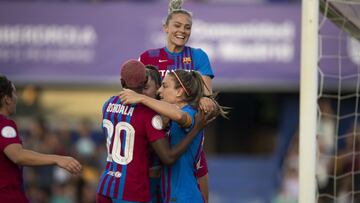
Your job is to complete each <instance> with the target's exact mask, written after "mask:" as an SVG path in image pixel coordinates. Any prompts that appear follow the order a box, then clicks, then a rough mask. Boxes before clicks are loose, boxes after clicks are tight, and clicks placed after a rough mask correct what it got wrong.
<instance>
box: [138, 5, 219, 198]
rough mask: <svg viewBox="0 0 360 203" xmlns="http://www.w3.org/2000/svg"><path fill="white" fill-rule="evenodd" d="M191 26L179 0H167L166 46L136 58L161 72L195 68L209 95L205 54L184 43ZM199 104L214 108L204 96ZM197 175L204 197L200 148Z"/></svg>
mask: <svg viewBox="0 0 360 203" xmlns="http://www.w3.org/2000/svg"><path fill="white" fill-rule="evenodd" d="M191 28H192V14H191V12H189V11H187V10H185V9H183V8H182V0H171V1H170V3H169V10H168V15H167V17H166V20H165V23H164V24H163V29H164V32H165V33H166V34H167V39H166V46H165V47H162V48H158V49H150V50H147V51H145V52H144V53H142V54H141V55H140V61H141V62H143V63H144V64H145V65H153V66H156V67H157V68H158V70H159V72H160V74H161V76H162V78H164V77H165V75H166V74H167V73H168V72H169V71H171V70H178V69H182V70H188V71H198V72H199V73H200V74H201V75H202V78H203V80H204V82H205V89H204V94H205V95H206V96H211V95H212V78H213V77H214V74H213V71H212V68H211V65H210V61H209V58H208V56H207V54H206V53H205V52H204V51H203V50H202V49H199V48H193V47H189V46H186V43H187V42H188V40H189V38H190V35H191ZM200 108H201V109H202V110H203V111H204V112H211V111H214V110H215V109H216V105H215V104H214V102H213V101H212V100H211V99H209V98H207V97H202V98H201V99H200ZM198 165H199V171H198V173H197V176H198V178H199V184H200V188H201V190H202V192H203V194H204V196H205V199H206V200H208V171H207V164H206V158H205V153H204V151H202V152H201V159H200V163H199V164H198Z"/></svg>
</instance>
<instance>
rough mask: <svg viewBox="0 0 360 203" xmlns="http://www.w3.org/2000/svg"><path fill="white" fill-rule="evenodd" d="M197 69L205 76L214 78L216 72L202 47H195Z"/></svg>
mask: <svg viewBox="0 0 360 203" xmlns="http://www.w3.org/2000/svg"><path fill="white" fill-rule="evenodd" d="M194 56H195V59H196V60H195V70H197V71H199V72H200V74H201V75H203V76H209V77H210V78H211V79H212V78H214V73H213V71H212V67H211V64H210V60H209V57H208V55H207V54H206V53H205V52H204V51H203V50H202V49H194Z"/></svg>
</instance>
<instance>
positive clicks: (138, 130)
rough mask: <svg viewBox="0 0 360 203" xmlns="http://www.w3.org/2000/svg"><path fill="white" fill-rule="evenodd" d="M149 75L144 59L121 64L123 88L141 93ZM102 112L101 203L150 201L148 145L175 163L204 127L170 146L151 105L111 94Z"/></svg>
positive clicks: (98, 195) (98, 191) (167, 160)
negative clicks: (103, 164)
mask: <svg viewBox="0 0 360 203" xmlns="http://www.w3.org/2000/svg"><path fill="white" fill-rule="evenodd" d="M146 79H147V77H146V71H145V66H144V65H143V64H142V63H141V62H139V61H136V60H129V61H127V62H126V63H124V64H123V65H122V67H121V84H122V86H123V87H124V88H129V89H131V90H132V91H134V92H137V93H139V94H141V93H142V91H143V88H144V86H145V84H146ZM120 94H121V92H120ZM102 112H103V122H102V127H103V130H104V134H105V135H106V137H107V141H106V145H107V152H108V156H107V164H106V168H105V169H104V171H103V173H102V175H101V177H100V181H99V184H98V189H97V197H96V199H97V202H98V203H111V202H119V203H123V202H126V203H130V202H150V201H151V198H150V188H149V187H150V186H149V159H148V157H149V147H150V146H151V147H152V148H153V149H154V151H155V152H156V153H157V155H158V156H159V158H160V159H161V161H162V162H163V163H165V164H172V163H174V162H175V160H176V159H177V158H178V157H179V156H180V155H181V153H183V152H184V151H185V150H186V148H187V146H188V145H189V144H190V143H192V140H193V139H194V138H196V135H197V132H198V131H199V130H200V129H201V128H203V126H201V125H195V127H194V128H195V129H198V130H197V131H194V132H193V133H189V134H188V135H187V136H185V137H184V139H182V141H181V142H179V143H178V144H177V145H176V146H173V147H172V148H171V149H170V147H169V141H168V138H167V136H166V132H165V131H164V129H163V125H162V119H161V117H160V116H159V115H158V114H157V113H155V111H153V110H151V109H150V108H148V107H146V106H144V105H142V104H132V105H127V104H125V103H123V101H122V99H120V98H119V97H118V96H112V97H111V98H110V99H108V100H107V101H106V102H105V103H104V106H103V109H102ZM198 115H201V114H198ZM199 123H201V122H199Z"/></svg>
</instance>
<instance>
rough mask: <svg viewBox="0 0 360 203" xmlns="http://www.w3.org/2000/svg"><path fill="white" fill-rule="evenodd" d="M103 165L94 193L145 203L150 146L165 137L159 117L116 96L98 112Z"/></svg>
mask: <svg viewBox="0 0 360 203" xmlns="http://www.w3.org/2000/svg"><path fill="white" fill-rule="evenodd" d="M102 114H103V117H102V118H103V121H102V129H103V132H104V135H105V136H106V147H107V163H106V167H105V169H104V171H103V172H102V175H101V177H100V181H99V184H98V189H97V193H98V194H101V195H103V196H106V197H110V198H113V199H121V200H124V201H129V202H149V201H150V200H151V197H150V183H149V171H148V170H149V147H150V143H151V142H154V141H156V140H158V139H162V138H164V137H165V136H166V132H165V131H164V130H163V129H162V120H161V117H160V116H159V115H158V114H157V113H156V112H155V111H153V110H152V109H150V108H148V107H146V106H144V105H142V104H132V105H123V104H122V103H121V100H120V98H119V97H118V96H113V97H111V98H110V99H108V100H107V101H106V102H105V103H104V105H103V109H102Z"/></svg>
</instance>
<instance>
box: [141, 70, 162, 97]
mask: <svg viewBox="0 0 360 203" xmlns="http://www.w3.org/2000/svg"><path fill="white" fill-rule="evenodd" d="M158 89H159V87H158V86H157V85H156V84H155V81H154V80H152V79H151V77H150V76H148V81H147V83H146V85H145V87H144V89H143V94H145V95H146V96H148V97H151V98H154V99H155V98H156V95H157V90H158Z"/></svg>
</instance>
